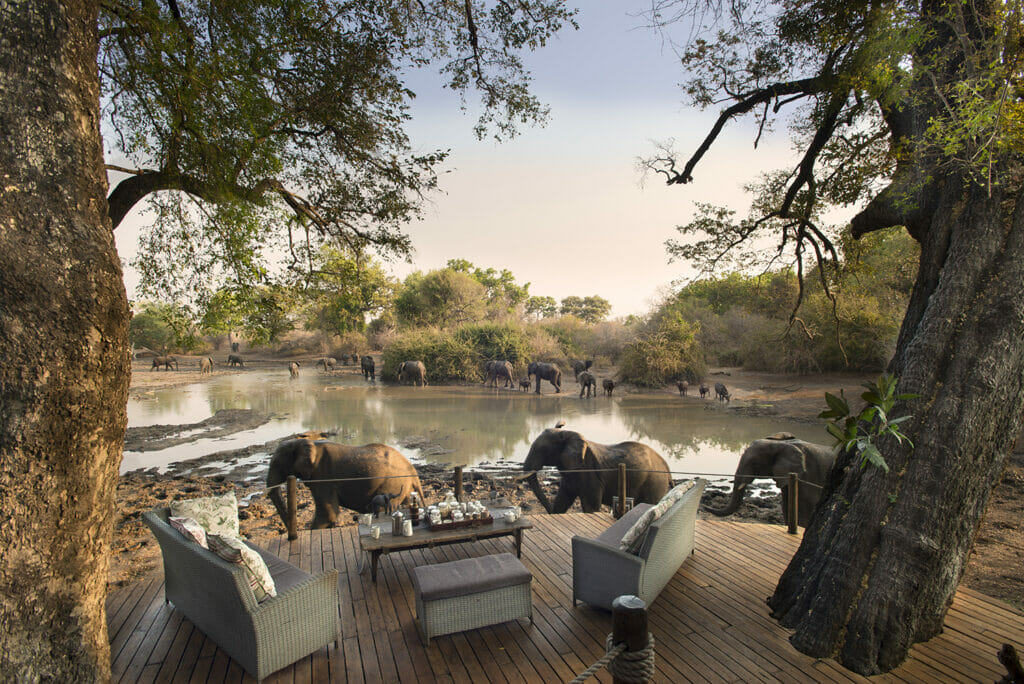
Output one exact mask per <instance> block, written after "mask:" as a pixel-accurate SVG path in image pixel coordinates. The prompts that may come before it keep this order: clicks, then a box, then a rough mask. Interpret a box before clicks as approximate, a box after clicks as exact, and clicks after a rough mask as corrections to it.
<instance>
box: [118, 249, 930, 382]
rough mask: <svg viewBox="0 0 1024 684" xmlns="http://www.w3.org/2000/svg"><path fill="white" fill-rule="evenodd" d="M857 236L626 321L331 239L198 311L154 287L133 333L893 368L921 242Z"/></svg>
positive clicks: (467, 362)
mask: <svg viewBox="0 0 1024 684" xmlns="http://www.w3.org/2000/svg"><path fill="white" fill-rule="evenodd" d="M844 248H845V249H844V259H843V261H842V262H841V264H840V265H839V266H838V267H837V268H834V269H832V270H831V272H826V273H820V272H818V271H814V272H812V273H811V274H810V275H808V276H807V277H806V278H805V280H804V286H803V292H802V293H801V291H800V284H799V282H798V280H797V277H796V275H795V274H794V273H793V272H792V271H791V270H789V269H780V270H776V271H771V272H768V273H764V274H760V275H744V274H741V273H727V274H724V275H722V276H719V277H712V278H705V279H702V280H698V281H696V282H693V283H690V284H687V285H685V286H683V287H681V288H680V289H679V290H677V291H676V292H674V293H673V294H671V295H669V296H668V297H666V298H665V299H664V300H663V301H662V302H661V303H660V304H659V305H657V306H656V307H654V309H653V310H652V311H650V312H649V313H648V314H646V315H644V316H629V317H626V318H622V319H617V320H613V321H608V320H605V319H606V318H607V316H608V313H609V311H610V305H609V304H608V302H607V301H606V300H604V299H603V298H601V297H599V296H597V295H592V296H587V297H568V298H565V299H563V300H562V302H561V305H559V304H558V303H556V302H555V300H554V299H553V298H550V297H535V296H531V295H530V294H529V284H528V283H527V284H525V285H519V284H518V283H516V282H515V278H514V277H513V276H512V274H511V273H510V272H509V271H507V270H504V271H501V272H497V271H495V270H494V269H480V268H477V267H475V266H473V265H472V264H470V263H469V262H466V261H462V260H453V261H450V262H449V264H448V267H446V268H444V269H438V270H435V271H430V272H427V273H421V272H416V273H413V274H411V275H410V276H408V277H407V278H406V279H405V280H404V281H403V282H398V281H396V280H393V279H390V278H388V277H387V276H385V275H384V273H383V271H382V270H381V269H380V267H379V265H378V264H375V263H373V262H367V263H362V264H357V263H355V261H353V260H346V258H345V257H344V256H343V255H342V254H340V253H333V255H332V257H331V259H332V260H333V261H331V264H332V267H333V270H330V271H324V274H322V275H321V278H320V279H319V281H318V282H317V283H316V284H315V285H314V284H310V283H309V282H305V283H301V284H299V283H297V284H296V285H295V286H294V287H291V288H285V287H278V288H276V289H274V288H267V290H266V291H263V292H251V291H250V292H249V293H247V294H244V295H243V293H236V292H230V291H227V290H221V291H218V293H216V294H215V295H214V296H213V297H211V298H210V299H209V300H208V301H207V303H206V305H205V308H204V309H203V310H202V311H200V312H197V313H194V312H192V311H191V310H190V309H189V308H188V307H183V306H175V305H171V304H167V303H151V302H148V303H145V304H143V305H141V306H140V307H138V308H139V310H138V311H137V313H136V315H135V317H134V318H133V320H132V331H131V337H132V341H133V342H134V343H135V344H136V346H138V347H147V348H150V349H153V350H155V351H165V350H166V351H173V350H178V351H186V352H188V351H204V350H209V349H218V348H220V347H222V346H224V345H225V343H226V341H227V339H228V333H229V331H236V332H239V333H241V334H242V335H243V336H244V338H245V340H246V342H247V345H248V346H249V347H262V348H265V349H267V350H268V351H270V352H276V353H281V354H325V355H330V356H336V357H341V356H343V355H344V356H351V354H353V353H355V354H365V353H367V352H369V351H377V352H381V353H382V354H383V358H382V359H378V363H381V362H382V367H380V370H381V374H382V376H383V377H384V378H385V379H392V378H394V376H395V374H396V371H395V369H396V367H397V365H398V364H399V363H400V362H402V361H404V360H407V359H416V360H420V361H423V362H424V363H425V364H426V366H427V372H428V378H429V380H430V381H431V382H445V381H449V382H459V381H464V382H468V381H479V380H481V379H482V377H483V364H484V362H486V361H487V360H489V359H505V360H508V361H510V362H512V364H513V365H514V367H515V371H516V373H517V375H519V376H523V375H525V373H526V366H527V364H528V363H529V362H531V361H547V362H552V363H557V364H559V365H560V366H562V368H563V369H564V370H565V371H566V372H569V369H570V365H569V364H570V361H571V360H573V359H594V360H595V361H596V363H597V365H598V367H599V368H600V367H604V368H609V367H610V366H615V367H617V368H618V374H617V377H616V379H617V380H618V381H619V382H625V383H632V384H635V385H639V386H645V387H655V386H660V385H665V384H668V383H671V382H673V381H675V380H681V379H688V380H690V381H696V380H700V379H702V378H703V377H704V375H705V373H706V371H707V368H708V367H709V366H743V367H745V368H749V369H757V370H766V371H772V372H797V373H814V372H823V371H833V370H844V369H848V370H872V371H875V370H880V369H882V368H884V366H885V365H886V363H887V362H888V360H889V357H890V355H891V353H892V349H893V347H894V344H895V338H896V334H897V332H898V325H899V321H900V320H901V319H902V317H903V314H904V311H905V309H906V302H907V297H908V294H909V291H910V287H911V285H912V283H913V278H914V273H915V272H916V259H917V255H916V248H915V245H914V243H913V242H912V241H910V239H909V238H906V237H905V236H904V234H903V233H899V232H895V231H894V232H889V233H878V234H874V235H872V236H869V237H867V238H865V239H863V240H862V241H860V242H858V243H853V244H850V245H845V246H844ZM329 261H330V260H329ZM341 266H347V268H341ZM356 266H358V268H356ZM328 273H329V274H331V276H330V277H328V276H327V275H326V274H328ZM339 273H342V274H345V276H346V277H344V278H341V277H339V276H338V275H337V274H339ZM823 281H824V282H825V283H827V285H828V290H829V292H830V293H832V295H833V296H832V297H830V296H829V295H828V294H827V293H826V290H825V287H824V286H823V284H822V282H823ZM300 285H301V286H300ZM798 300H800V306H799V308H797V302H798ZM371 316H372V317H371ZM365 321H368V322H365Z"/></svg>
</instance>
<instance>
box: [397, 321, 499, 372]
mask: <svg viewBox="0 0 1024 684" xmlns="http://www.w3.org/2000/svg"><path fill="white" fill-rule="evenodd" d="M403 361H422V362H423V364H424V365H425V366H426V367H427V380H428V381H430V382H451V381H453V380H455V381H458V380H461V381H466V382H470V381H479V380H480V379H481V368H480V366H481V363H480V357H479V355H478V354H477V353H476V351H475V350H474V349H473V348H472V347H471V346H470V345H468V344H466V343H465V342H462V341H460V340H458V339H456V337H455V336H454V335H453V334H452V333H449V332H445V331H441V330H437V329H423V330H415V331H412V332H407V333H402V334H398V335H396V336H395V337H394V338H393V339H392V340H391V342H390V344H388V346H387V347H386V348H385V349H384V358H383V363H382V366H381V368H380V370H379V372H380V375H381V377H382V378H384V379H385V380H397V379H398V364H400V363H402V362H403Z"/></svg>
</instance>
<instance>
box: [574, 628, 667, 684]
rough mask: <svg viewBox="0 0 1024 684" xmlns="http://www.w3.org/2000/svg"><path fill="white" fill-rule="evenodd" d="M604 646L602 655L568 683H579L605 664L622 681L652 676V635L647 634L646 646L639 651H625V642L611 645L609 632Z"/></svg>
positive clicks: (642, 679)
mask: <svg viewBox="0 0 1024 684" xmlns="http://www.w3.org/2000/svg"><path fill="white" fill-rule="evenodd" d="M605 648H607V649H608V652H607V653H605V654H604V656H603V657H602V658H601V659H600V660H598V661H597V662H595V663H594V664H593V665H591V666H590V667H588V668H587V669H586V670H584V671H583V672H581V673H580V674H579V676H578V677H576V679H574V680H572V681H571V682H569V684H581V682H585V681H586V680H588V679H590V678H591V677H593V676H594V675H595V674H597V673H598V672H600V671H601V668H603V667H605V666H607V667H608V672H609V673H610V674H611V675H612V676H613V677H615V679H617V680H620V681H623V682H638V683H640V682H649V681H650V680H651V678H652V677H654V636H653V635H651V634H648V635H647V646H645V647H644V648H642V649H640V650H639V651H627V650H626V644H625V643H621V644H617V645H615V646H613V645H612V635H611V634H609V635H608V638H607V639H606V640H605Z"/></svg>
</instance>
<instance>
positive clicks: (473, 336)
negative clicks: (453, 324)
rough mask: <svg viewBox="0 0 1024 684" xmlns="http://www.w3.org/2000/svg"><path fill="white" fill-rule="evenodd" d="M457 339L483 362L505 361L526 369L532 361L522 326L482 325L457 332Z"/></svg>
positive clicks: (469, 326)
mask: <svg viewBox="0 0 1024 684" xmlns="http://www.w3.org/2000/svg"><path fill="white" fill-rule="evenodd" d="M455 338H456V339H457V340H458V341H460V342H462V343H464V344H466V345H467V346H469V347H471V348H472V349H473V350H474V352H475V353H476V355H477V356H478V357H479V358H480V359H481V360H483V361H488V360H490V359H504V360H505V361H509V362H510V363H511V364H512V365H513V366H515V367H524V368H525V366H526V364H528V363H529V362H530V361H531V360H532V359H531V354H530V343H529V339H528V338H527V335H526V332H525V331H524V330H523V328H522V327H520V326H515V325H507V324H506V325H501V324H495V323H481V324H476V325H466V326H463V327H461V328H459V329H458V330H456V331H455Z"/></svg>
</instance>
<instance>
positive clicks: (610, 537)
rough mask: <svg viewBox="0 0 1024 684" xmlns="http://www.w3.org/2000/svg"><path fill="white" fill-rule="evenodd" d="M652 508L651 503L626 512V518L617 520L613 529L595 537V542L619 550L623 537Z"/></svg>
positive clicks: (638, 505)
mask: <svg viewBox="0 0 1024 684" xmlns="http://www.w3.org/2000/svg"><path fill="white" fill-rule="evenodd" d="M650 507H651V504H649V503H641V504H637V505H636V506H633V507H632V508H631V509H629V510H628V511H626V514H625V515H624V516H622V517H621V518H619V519H618V520H616V521H615V523H614V524H613V525H612V526H611V527H609V528H608V529H607V530H605V531H604V532H602V533H601V534H599V535H598V536H597V537H595V538H594V541H596V542H597V543H599V544H604V545H605V546H611V547H612V548H616V549H617V548H619V541H620V540H621V539H622V535H624V534H626V531H627V530H629V528H631V527H632V526H633V523H635V522H636V521H637V520H638V519H639V518H640V516H641V515H643V514H644V511H646V510H647V509H648V508H650Z"/></svg>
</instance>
